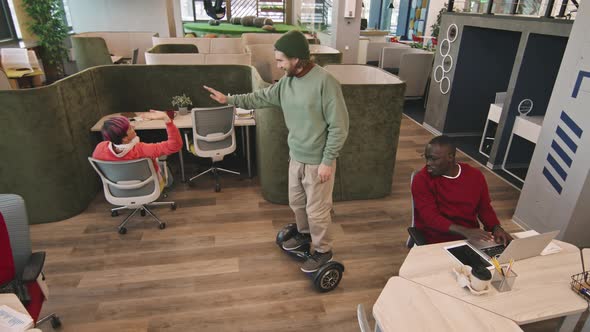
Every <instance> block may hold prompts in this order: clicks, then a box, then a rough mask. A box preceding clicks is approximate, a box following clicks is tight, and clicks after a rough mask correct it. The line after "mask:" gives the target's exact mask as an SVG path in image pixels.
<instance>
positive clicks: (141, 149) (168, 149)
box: [92, 121, 182, 171]
mask: <svg viewBox="0 0 590 332" xmlns="http://www.w3.org/2000/svg"><path fill="white" fill-rule="evenodd" d="M166 133H167V134H168V140H166V141H164V142H160V143H143V142H139V143H137V144H135V146H134V147H133V148H132V149H131V150H130V151H129V152H128V153H127V154H126V155H124V156H122V157H118V156H116V155H115V154H113V152H112V151H111V149H109V145H110V144H111V142H110V141H102V142H100V143H98V145H97V146H96V148H95V149H94V153H92V158H95V159H98V160H106V161H120V160H135V159H141V158H152V159H153V161H154V167H155V169H156V171H159V169H160V168H159V167H158V161H157V158H158V157H160V156H164V155H169V154H173V153H175V152H178V151H179V150H180V149H181V148H182V138H181V137H180V131H179V130H178V128H176V126H175V125H174V122H172V121H170V122H168V123H167V124H166Z"/></svg>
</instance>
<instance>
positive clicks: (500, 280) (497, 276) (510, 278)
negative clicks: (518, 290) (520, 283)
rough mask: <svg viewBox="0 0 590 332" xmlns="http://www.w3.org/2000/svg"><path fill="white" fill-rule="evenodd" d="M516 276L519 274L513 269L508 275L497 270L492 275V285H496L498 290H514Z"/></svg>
mask: <svg viewBox="0 0 590 332" xmlns="http://www.w3.org/2000/svg"><path fill="white" fill-rule="evenodd" d="M516 277H518V275H517V274H516V273H514V271H512V270H510V272H508V275H506V276H504V275H502V274H501V273H499V272H498V271H496V272H495V273H494V276H493V277H492V286H494V288H496V290H498V292H508V291H510V290H512V286H514V281H516Z"/></svg>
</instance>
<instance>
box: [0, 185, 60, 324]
mask: <svg viewBox="0 0 590 332" xmlns="http://www.w3.org/2000/svg"><path fill="white" fill-rule="evenodd" d="M44 262H45V252H42V251H40V252H34V253H33V252H32V250H31V238H30V236H29V221H28V217H27V210H26V208H25V201H24V200H23V198H22V197H20V196H18V195H13V194H0V293H4V292H10V293H15V294H16V295H17V297H18V298H19V300H21V302H23V305H24V306H25V308H26V309H27V312H28V313H29V315H30V316H31V317H32V318H33V321H34V322H35V326H39V325H40V324H42V323H44V322H46V321H48V320H51V326H52V327H53V328H54V329H56V328H59V327H60V326H61V321H60V319H59V317H57V315H56V314H54V313H52V314H49V315H47V316H45V317H43V318H41V319H39V314H40V312H41V307H42V306H43V301H44V300H45V295H44V294H43V291H42V290H41V286H40V283H44V280H45V276H44V275H43V272H42V270H43V264H44ZM39 278H41V280H39Z"/></svg>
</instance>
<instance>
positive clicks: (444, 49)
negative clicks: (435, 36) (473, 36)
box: [438, 39, 451, 56]
mask: <svg viewBox="0 0 590 332" xmlns="http://www.w3.org/2000/svg"><path fill="white" fill-rule="evenodd" d="M449 52H451V42H450V41H449V40H448V39H443V41H442V42H441V43H440V45H439V46H438V53H440V55H442V56H447V55H448V54H449Z"/></svg>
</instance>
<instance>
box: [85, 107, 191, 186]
mask: <svg viewBox="0 0 590 332" xmlns="http://www.w3.org/2000/svg"><path fill="white" fill-rule="evenodd" d="M140 116H141V118H143V119H144V120H163V121H164V122H165V123H166V133H167V134H168V139H167V140H166V141H163V142H159V143H143V142H141V141H140V140H139V136H137V133H136V132H135V129H134V128H133V126H132V125H131V123H130V122H129V120H128V119H127V118H125V117H122V116H118V117H114V118H111V119H108V120H106V121H105V122H104V124H103V125H102V129H101V133H102V137H103V139H104V141H102V142H100V143H99V144H98V145H97V146H96V148H95V149H94V153H92V158H95V159H99V160H106V161H119V160H135V159H141V158H151V159H152V160H153V162H154V168H155V169H156V171H158V174H160V183H162V184H163V183H166V185H168V186H169V185H170V184H171V181H169V180H168V177H166V176H163V175H162V174H163V173H164V174H169V172H166V171H165V170H164V169H160V167H159V165H158V160H157V158H158V157H161V156H164V155H169V154H172V153H175V152H178V151H179V150H180V149H181V148H182V138H181V137H180V131H179V130H178V128H176V126H175V125H174V122H173V121H172V120H171V119H170V118H169V117H168V115H167V114H166V112H162V111H156V110H150V112H149V113H142V114H141V115H140Z"/></svg>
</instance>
